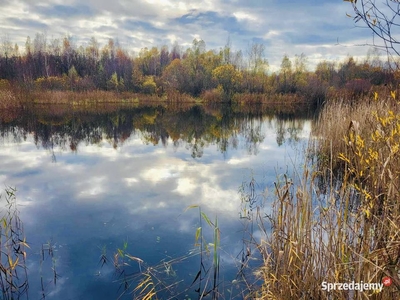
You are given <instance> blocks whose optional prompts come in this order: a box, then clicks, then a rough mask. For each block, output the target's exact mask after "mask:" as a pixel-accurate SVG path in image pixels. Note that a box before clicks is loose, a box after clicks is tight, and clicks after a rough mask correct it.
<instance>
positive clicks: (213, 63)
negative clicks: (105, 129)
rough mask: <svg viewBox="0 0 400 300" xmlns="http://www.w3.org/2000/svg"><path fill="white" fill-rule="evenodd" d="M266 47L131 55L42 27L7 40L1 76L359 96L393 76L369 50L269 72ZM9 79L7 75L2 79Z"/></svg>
mask: <svg viewBox="0 0 400 300" xmlns="http://www.w3.org/2000/svg"><path fill="white" fill-rule="evenodd" d="M264 52H265V47H264V45H262V44H253V45H251V46H250V47H249V49H248V50H247V51H246V54H243V52H242V51H233V50H232V48H231V45H230V42H228V43H227V44H226V45H225V47H224V48H221V49H220V50H207V49H206V45H205V42H204V41H202V40H196V39H195V40H194V41H193V43H192V46H191V47H189V48H187V49H182V47H180V46H179V45H178V44H176V43H175V44H174V45H173V46H172V47H171V48H169V47H167V46H163V47H160V48H157V47H153V48H151V49H147V48H144V49H142V50H141V51H140V52H139V53H138V54H137V55H135V56H133V55H130V54H129V53H128V51H127V50H125V49H123V48H121V47H120V45H119V44H118V42H114V40H112V39H110V40H109V42H108V44H106V45H104V46H103V47H100V45H99V43H98V42H97V40H96V39H95V38H91V39H90V41H89V42H88V43H87V45H85V46H82V45H81V46H79V47H78V46H77V45H75V44H74V43H73V40H72V38H71V37H68V36H67V37H65V38H63V39H53V40H51V41H48V40H47V38H46V36H45V35H44V34H37V35H36V37H35V39H34V40H33V41H31V39H30V37H28V38H27V40H26V43H25V51H24V53H23V54H21V51H20V50H19V49H18V46H17V45H15V46H12V43H11V42H9V41H3V45H2V51H1V54H0V79H4V80H7V81H8V82H17V83H18V84H19V85H21V86H22V85H23V86H25V87H26V88H30V89H35V90H73V91H91V90H108V91H117V92H122V91H131V92H135V93H144V94H158V95H164V94H168V93H169V92H172V91H178V92H179V93H181V94H188V95H191V96H194V97H213V96H218V95H222V96H223V97H226V98H229V99H231V98H232V96H233V95H234V94H265V95H277V94H278V95H284V94H296V95H301V96H303V97H304V98H307V99H309V100H310V101H314V102H317V101H321V100H324V99H325V97H326V95H327V93H328V92H332V91H339V90H340V91H346V92H348V93H349V94H350V95H351V96H354V97H357V96H359V95H361V94H363V93H366V92H368V91H369V90H370V88H371V86H372V85H382V84H389V83H395V81H396V79H397V78H396V74H395V73H393V72H388V71H387V68H385V66H384V64H383V63H382V61H380V59H379V56H378V55H377V54H376V53H375V54H374V53H372V54H371V53H370V55H369V56H368V58H367V59H366V60H364V61H362V62H358V61H356V60H355V59H354V58H352V57H348V58H347V60H346V61H344V62H330V61H321V62H319V63H318V65H317V67H316V69H315V71H310V70H308V68H307V57H306V56H305V55H304V54H301V55H296V56H295V57H294V58H289V57H288V56H287V55H285V56H284V57H283V58H282V62H281V66H280V70H279V72H274V73H271V72H268V67H269V65H268V60H267V59H266V58H265V53H264ZM3 85H4V81H3Z"/></svg>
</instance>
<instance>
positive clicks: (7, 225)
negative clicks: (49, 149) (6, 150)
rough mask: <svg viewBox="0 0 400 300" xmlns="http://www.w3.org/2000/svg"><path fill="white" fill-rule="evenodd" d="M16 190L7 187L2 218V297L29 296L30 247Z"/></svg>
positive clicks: (0, 233)
mask: <svg viewBox="0 0 400 300" xmlns="http://www.w3.org/2000/svg"><path fill="white" fill-rule="evenodd" d="M15 192H16V190H15V189H13V188H6V190H5V195H3V197H1V196H0V198H3V199H4V200H5V201H6V208H7V209H6V211H5V213H4V215H3V217H2V218H1V219H0V292H1V299H4V300H8V299H22V297H23V296H26V297H27V298H28V293H27V292H28V287H29V284H28V273H27V268H26V250H25V249H26V248H29V246H28V244H27V242H26V239H25V236H24V229H23V226H22V222H21V220H20V218H19V212H18V209H17V204H16V197H15Z"/></svg>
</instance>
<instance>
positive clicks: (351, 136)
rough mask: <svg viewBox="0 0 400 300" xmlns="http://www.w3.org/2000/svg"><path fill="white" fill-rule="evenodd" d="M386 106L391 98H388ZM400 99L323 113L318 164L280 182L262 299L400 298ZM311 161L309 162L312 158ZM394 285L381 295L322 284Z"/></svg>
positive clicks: (267, 245) (266, 254) (336, 105)
mask: <svg viewBox="0 0 400 300" xmlns="http://www.w3.org/2000/svg"><path fill="white" fill-rule="evenodd" d="M385 100H386V99H385ZM397 106H398V105H397V103H396V97H395V95H394V94H393V95H391V99H389V100H386V101H382V99H379V96H378V95H376V96H375V99H371V101H368V102H365V103H359V104H355V105H348V104H345V103H343V102H335V103H331V104H329V105H328V106H327V107H325V109H324V111H323V112H322V115H321V117H320V120H319V125H318V126H317V130H316V131H315V132H314V133H318V134H319V135H320V139H317V140H314V143H317V144H316V145H315V144H314V145H311V147H310V149H313V151H315V150H314V149H316V152H313V153H311V154H312V155H313V154H315V153H316V154H317V155H318V157H319V163H318V165H317V166H316V167H310V165H309V164H305V166H304V172H303V174H302V175H301V173H302V172H299V173H300V175H295V176H293V179H290V178H289V177H287V176H285V177H284V178H283V180H281V181H278V182H277V183H276V185H275V187H276V191H275V194H276V200H275V202H274V205H273V212H272V214H271V215H270V216H269V220H270V221H269V222H270V223H271V227H272V230H271V232H266V235H267V236H268V239H267V240H266V242H265V245H264V246H263V247H262V253H263V254H264V261H265V262H264V266H263V267H262V268H261V272H260V273H259V276H260V277H261V278H262V280H263V284H262V286H261V288H260V289H259V290H258V291H257V292H256V293H254V294H252V295H251V296H250V297H249V298H256V299H382V300H384V299H398V298H399V296H400V278H399V276H398V274H399V270H400V264H399V262H400V242H399V241H400V202H399V201H398V199H399V196H400V190H399V187H400V172H399V170H400V156H399V154H400V153H399V146H400V145H399V143H400V136H399V135H400V114H399V110H398V108H397ZM312 155H310V157H312ZM385 277H390V278H391V279H392V284H391V285H390V286H385V287H383V289H382V290H368V291H367V290H365V291H359V290H354V291H347V290H339V289H336V290H332V291H330V292H327V291H324V290H323V289H322V283H323V282H327V283H350V282H358V283H382V280H383V278H385Z"/></svg>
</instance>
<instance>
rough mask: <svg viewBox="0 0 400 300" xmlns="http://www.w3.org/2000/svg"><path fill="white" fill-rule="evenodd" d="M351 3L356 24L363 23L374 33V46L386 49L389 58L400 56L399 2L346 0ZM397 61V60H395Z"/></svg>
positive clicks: (391, 0) (390, 0)
mask: <svg viewBox="0 0 400 300" xmlns="http://www.w3.org/2000/svg"><path fill="white" fill-rule="evenodd" d="M344 1H347V2H350V3H351V5H352V7H353V10H354V13H355V16H350V15H348V16H349V17H353V19H354V21H355V23H358V22H359V21H362V22H363V23H364V24H365V25H366V26H367V28H369V29H370V30H371V31H372V33H373V46H375V47H378V48H381V49H384V50H385V51H386V53H387V55H388V58H393V56H400V35H399V34H400V32H399V29H400V28H399V26H400V1H399V0H383V1H382V0H379V1H375V0H344ZM393 61H396V60H393Z"/></svg>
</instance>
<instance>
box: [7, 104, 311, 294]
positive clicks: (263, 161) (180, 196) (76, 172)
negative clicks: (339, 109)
mask: <svg viewBox="0 0 400 300" xmlns="http://www.w3.org/2000/svg"><path fill="white" fill-rule="evenodd" d="M310 127H311V121H310V120H309V119H308V118H307V117H306V116H304V114H303V115H296V114H286V113H279V114H276V113H273V112H270V111H267V110H266V109H262V108H256V109H254V110H253V111H251V110H248V109H247V111H243V109H238V108H236V109H233V108H231V107H202V106H194V107H174V108H168V107H165V106H158V105H152V106H138V107H132V108H118V109H117V108H100V109H98V110H97V111H96V110H94V111H93V110H92V111H91V112H88V111H84V110H81V111H76V110H75V111H70V110H65V109H61V108H59V107H53V108H46V109H45V108H36V109H34V110H32V111H30V112H29V113H28V112H8V113H6V112H3V113H2V115H1V128H0V129H1V138H0V183H1V186H2V187H3V188H4V187H5V186H13V187H16V188H17V202H18V208H19V211H20V218H21V220H22V222H23V223H24V228H25V235H26V237H27V241H28V243H29V245H30V249H28V257H27V267H28V276H29V277H28V279H29V296H30V299H41V298H42V297H43V292H44V294H45V299H74V300H76V299H116V298H118V296H119V295H121V294H122V293H123V291H124V288H125V287H127V288H128V289H127V295H125V296H123V297H122V298H121V299H132V298H134V296H133V294H131V293H132V291H133V289H134V287H135V286H136V285H137V282H138V280H140V279H142V277H141V272H144V271H145V270H149V269H148V268H152V269H151V270H152V274H153V275H154V278H153V280H154V281H157V280H158V279H159V280H160V284H164V285H165V286H169V285H171V286H170V287H169V290H164V292H160V296H161V298H163V299H170V298H171V299H189V298H191V299H197V297H198V295H197V294H196V292H195V290H196V289H197V288H198V287H199V285H198V283H197V282H196V284H195V285H193V286H192V287H190V285H191V283H192V282H193V280H194V279H195V277H196V275H197V274H198V271H199V269H200V255H198V254H197V255H196V253H198V247H196V246H195V245H194V243H195V233H196V229H197V228H198V227H199V226H200V220H199V210H198V208H193V209H189V210H186V208H187V207H189V206H191V205H198V206H200V207H201V210H202V211H203V212H204V213H205V214H206V215H207V216H209V218H210V219H211V220H212V221H214V220H215V217H216V216H217V218H218V225H219V227H220V238H221V244H220V249H219V255H220V275H219V282H220V286H219V290H220V291H221V292H223V293H224V294H225V298H226V299H228V298H230V297H232V298H233V299H241V298H242V296H241V295H240V289H241V288H242V287H243V286H240V285H238V284H232V281H233V282H234V283H236V282H240V280H241V278H239V277H238V270H239V268H240V266H241V259H242V254H243V251H244V250H245V248H246V247H247V246H248V245H246V244H245V243H244V242H243V239H244V238H245V239H247V238H248V236H246V233H243V231H244V228H245V227H246V225H245V224H244V223H245V221H244V220H243V219H240V217H239V216H240V213H241V209H242V204H241V199H240V195H239V193H238V190H239V187H240V186H241V185H242V183H248V182H250V180H251V178H252V177H254V178H255V179H256V181H257V182H258V184H257V186H256V189H257V192H259V193H262V192H263V191H268V193H266V194H267V202H265V203H264V204H265V206H264V207H265V213H268V211H269V207H268V201H269V200H270V199H271V197H273V188H272V185H273V182H274V181H275V180H276V176H277V175H279V174H283V173H285V172H287V171H288V170H290V169H291V168H292V167H293V166H296V167H299V166H300V165H301V161H302V154H301V153H302V151H303V149H304V147H305V146H306V144H307V139H308V136H309V133H310ZM268 197H269V198H268ZM242 213H243V211H242ZM201 225H202V226H203V234H204V237H205V239H206V242H207V243H212V242H213V237H212V234H213V231H212V229H211V227H210V226H208V225H207V224H206V222H204V220H203V223H202V224H201ZM247 230H250V229H249V228H247ZM252 233H253V235H254V236H255V237H256V238H257V239H260V238H262V235H261V233H260V232H259V231H258V230H257V228H256V227H254V228H253V231H252ZM49 243H50V247H51V248H52V249H53V250H54V251H53V261H52V258H51V257H50V256H49V255H48V252H46V251H45V252H46V256H45V260H44V262H41V257H42V253H41V251H42V249H48V247H49ZM124 244H125V249H124V253H128V254H129V255H130V256H132V257H135V258H139V259H140V260H138V259H134V260H129V259H128V258H127V257H125V262H127V263H128V264H129V266H127V265H126V266H121V269H120V270H119V271H118V270H116V268H115V267H114V259H115V254H116V253H118V249H123V248H124ZM210 248H211V250H210V251H211V256H210V257H208V256H207V255H206V254H205V255H204V257H203V260H204V267H205V270H208V268H209V267H210V266H211V264H212V246H211V245H210ZM196 249H197V251H196ZM245 251H247V250H245ZM102 254H104V255H105V256H103V258H104V257H107V260H105V259H102ZM256 257H257V256H256V255H255V256H254V258H256ZM53 263H55V268H56V273H57V280H56V283H54V271H53V270H52V269H51V268H52V267H53V266H54V265H53ZM103 263H104V264H103ZM120 263H121V264H122V263H123V262H122V261H121V260H120ZM258 264H259V261H257V260H255V259H254V260H250V261H249V264H248V265H249V266H250V267H252V268H254V267H256V266H257V265H258ZM205 270H204V271H205ZM210 272H211V271H210ZM204 273H205V272H203V274H202V276H204V277H206V276H205V275H204ZM247 273H248V274H249V276H250V274H251V270H248V271H247ZM41 278H43V282H44V284H43V285H42V284H41V281H40V280H41ZM234 280H237V281H234ZM253 280H254V279H253ZM156 283H157V282H156ZM204 284H205V281H204V282H203V287H204ZM158 287H159V288H161V285H158Z"/></svg>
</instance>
